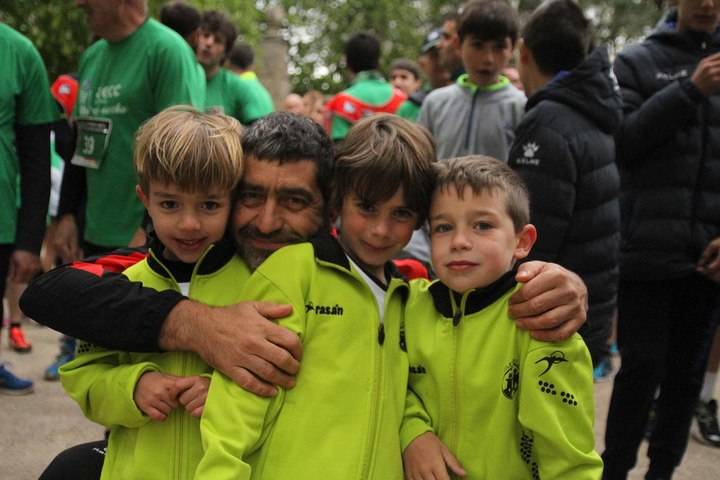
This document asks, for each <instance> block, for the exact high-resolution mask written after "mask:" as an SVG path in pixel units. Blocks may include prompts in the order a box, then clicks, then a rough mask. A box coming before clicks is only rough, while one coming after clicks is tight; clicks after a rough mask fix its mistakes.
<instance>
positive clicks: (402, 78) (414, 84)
mask: <svg viewBox="0 0 720 480" xmlns="http://www.w3.org/2000/svg"><path fill="white" fill-rule="evenodd" d="M390 83H391V84H392V86H393V87H395V88H397V89H398V90H402V91H403V92H405V94H406V95H412V94H413V93H414V92H415V90H417V89H418V88H420V86H421V85H422V81H421V80H420V79H419V78H418V77H416V76H415V74H414V73H413V72H411V71H409V70H405V69H403V68H396V69H395V70H393V71H392V72H390Z"/></svg>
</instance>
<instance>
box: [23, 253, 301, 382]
mask: <svg viewBox="0 0 720 480" xmlns="http://www.w3.org/2000/svg"><path fill="white" fill-rule="evenodd" d="M132 255H134V257H132ZM131 257H132V258H131ZM142 258H143V257H142V255H141V254H139V253H138V252H134V254H130V255H113V256H110V257H100V258H96V259H95V260H91V261H86V262H76V263H74V264H71V265H65V266H62V267H59V268H56V269H55V270H52V271H50V272H48V273H46V274H44V275H41V276H40V277H38V278H37V279H35V280H34V281H33V282H32V283H31V284H30V285H29V286H28V288H27V290H26V291H25V293H24V294H23V296H22V298H21V299H20V307H21V308H22V310H23V312H25V313H26V314H27V315H28V316H29V317H31V318H33V319H35V320H37V321H38V322H40V323H42V324H44V325H47V326H49V327H51V328H53V329H55V330H57V331H60V332H62V333H65V334H67V335H70V336H73V337H76V338H81V339H83V340H86V341H88V342H91V343H94V344H97V345H101V346H103V347H105V348H109V349H114V350H125V351H134V352H149V351H160V350H173V351H175V350H182V351H194V352H196V353H198V354H199V355H200V356H201V357H202V358H203V359H204V360H205V361H206V362H208V364H210V365H211V366H212V367H213V368H216V369H218V370H220V371H222V372H223V373H225V374H226V375H227V376H229V377H230V378H232V379H233V380H234V381H235V382H237V383H238V384H240V385H241V386H243V387H244V388H247V389H248V390H250V391H252V392H254V393H257V394H259V395H274V394H275V393H276V391H277V390H276V389H275V387H274V386H273V385H278V386H281V387H284V388H292V386H293V385H294V378H293V375H295V374H296V373H297V371H298V368H299V363H298V360H299V358H300V355H301V353H300V352H301V346H300V341H299V340H298V338H297V337H296V336H295V335H294V334H292V333H290V332H288V331H287V330H285V329H283V328H282V327H279V326H277V325H275V324H274V323H272V322H269V321H268V320H267V319H266V317H267V318H270V319H273V318H277V317H280V316H285V315H287V314H288V313H289V312H290V308H289V307H287V306H284V307H283V306H273V305H269V304H257V303H254V302H247V303H240V304H237V305H231V306H228V307H218V308H213V307H208V306H206V305H202V304H199V303H196V302H193V301H190V300H187V299H186V298H185V297H183V296H182V295H181V294H180V293H178V292H174V291H163V292H158V291H156V290H153V289H151V288H146V287H143V286H142V285H141V284H140V283H137V282H130V281H129V280H128V279H127V278H126V277H125V276H123V275H121V274H119V273H117V272H118V271H122V270H124V269H125V268H127V267H128V266H130V265H131V264H132V263H131V262H132V261H133V260H134V261H138V260H140V259H142ZM239 322H240V323H239ZM239 325H240V326H241V327H242V328H238V326H239Z"/></svg>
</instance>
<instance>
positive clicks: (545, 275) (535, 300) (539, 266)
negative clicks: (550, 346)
mask: <svg viewBox="0 0 720 480" xmlns="http://www.w3.org/2000/svg"><path fill="white" fill-rule="evenodd" d="M515 278H516V279H517V281H518V282H520V283H524V284H525V285H523V287H522V288H521V289H520V290H518V291H517V292H515V293H514V294H513V295H512V296H511V297H510V306H509V308H508V313H509V314H510V316H511V317H512V318H514V319H515V321H516V323H517V326H518V327H519V328H521V329H523V330H530V334H531V335H532V336H533V337H534V338H536V339H538V340H542V341H546V342H557V341H561V340H565V339H566V338H568V337H570V335H572V334H573V333H575V332H577V331H578V329H579V328H580V327H581V326H582V324H583V323H585V320H586V318H587V308H588V303H587V287H586V286H585V283H583V281H582V280H581V279H580V277H578V276H577V275H576V274H574V273H573V272H571V271H570V270H567V269H565V268H563V267H561V266H560V265H557V264H554V263H546V262H541V261H533V262H526V263H523V264H522V265H520V267H519V268H518V273H517V275H516V277H515Z"/></svg>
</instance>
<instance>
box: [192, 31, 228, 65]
mask: <svg viewBox="0 0 720 480" xmlns="http://www.w3.org/2000/svg"><path fill="white" fill-rule="evenodd" d="M225 40H226V39H225V37H224V36H223V35H222V34H221V33H219V32H215V33H213V32H209V31H207V30H200V35H199V37H198V42H197V50H196V54H197V59H198V62H200V65H202V66H203V67H205V69H213V68H215V67H218V66H219V65H220V64H221V63H222V61H223V58H225Z"/></svg>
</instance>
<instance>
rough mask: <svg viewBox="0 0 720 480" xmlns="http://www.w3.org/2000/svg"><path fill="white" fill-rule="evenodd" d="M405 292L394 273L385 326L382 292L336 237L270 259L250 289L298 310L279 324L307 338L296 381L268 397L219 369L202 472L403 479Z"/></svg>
mask: <svg viewBox="0 0 720 480" xmlns="http://www.w3.org/2000/svg"><path fill="white" fill-rule="evenodd" d="M290 266H292V274H291V275H289V274H288V273H289V271H288V268H289V267H290ZM406 294H407V284H406V283H405V282H403V281H401V280H399V279H393V280H391V282H390V285H389V286H388V289H387V296H386V299H385V322H384V326H383V327H382V328H381V325H382V324H381V322H380V317H379V312H378V307H377V303H376V301H375V297H374V296H373V294H372V292H371V290H370V288H369V287H368V285H367V284H366V283H365V282H364V280H363V279H362V278H361V277H360V275H359V274H358V272H357V271H356V270H355V268H354V267H351V266H350V264H349V262H348V260H347V257H346V256H345V254H344V252H343V251H342V249H341V247H340V245H339V244H338V243H337V242H336V241H335V240H333V239H330V238H329V237H328V238H319V239H315V240H313V242H312V243H304V244H299V245H292V246H288V247H284V248H282V249H280V250H279V251H277V252H276V253H274V254H273V255H272V256H270V258H268V259H267V260H266V261H265V262H264V263H263V264H262V265H260V267H259V268H258V269H257V271H256V272H255V273H254V274H253V276H252V277H251V279H250V280H249V281H248V282H247V289H246V290H245V292H244V294H243V296H244V297H245V298H248V299H255V300H268V301H272V302H280V303H290V304H292V306H293V313H292V315H291V316H289V317H287V318H284V319H282V320H280V324H281V325H283V326H285V327H287V328H290V329H291V330H293V331H295V332H297V333H298V335H299V336H300V337H301V338H302V341H303V346H304V351H303V358H302V364H301V367H300V372H299V374H298V377H297V384H296V386H295V388H293V389H292V390H289V391H281V392H280V393H279V394H278V396H276V397H275V398H272V399H268V398H261V397H258V396H255V395H252V394H250V393H247V392H245V391H244V390H242V389H241V388H240V387H238V386H237V385H235V384H233V382H232V381H231V380H229V379H228V378H227V377H225V376H224V375H222V374H220V373H219V372H215V373H214V374H213V379H212V383H211V385H210V392H209V395H208V399H207V402H206V404H205V410H204V413H203V418H202V422H201V430H202V440H203V447H204V448H205V456H204V457H203V459H202V461H201V462H200V465H199V467H198V470H197V474H196V478H198V479H213V480H221V479H234V480H243V479H250V478H252V479H265V480H280V479H293V480H305V479H308V480H310V479H312V480H318V479H327V480H331V479H332V480H336V479H338V480H339V479H342V480H369V479H378V480H402V478H403V471H402V461H401V452H400V439H399V429H400V423H401V420H402V415H403V407H404V402H405V393H406V386H407V369H408V365H407V359H406V356H405V352H404V351H402V349H401V346H400V324H401V322H400V319H401V318H402V317H401V316H402V310H403V303H404V301H403V300H404V298H405V296H406ZM381 332H382V333H381Z"/></svg>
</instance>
